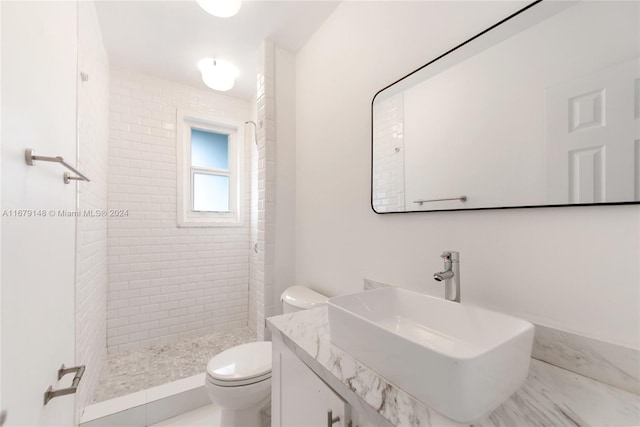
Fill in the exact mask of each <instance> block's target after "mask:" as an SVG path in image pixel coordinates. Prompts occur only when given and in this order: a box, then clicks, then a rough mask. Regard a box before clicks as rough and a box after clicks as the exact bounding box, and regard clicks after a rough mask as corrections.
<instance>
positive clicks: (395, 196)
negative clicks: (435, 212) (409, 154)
mask: <svg viewBox="0 0 640 427" xmlns="http://www.w3.org/2000/svg"><path fill="white" fill-rule="evenodd" d="M373 115H374V117H373V126H374V128H373V136H374V140H375V148H374V150H373V157H374V162H373V164H374V168H373V182H374V186H373V188H374V191H373V207H374V208H375V210H376V212H397V211H404V210H406V209H405V202H404V96H403V94H402V93H399V94H397V95H395V96H393V97H391V98H389V99H386V100H384V101H382V102H379V103H376V108H375V109H374V110H373Z"/></svg>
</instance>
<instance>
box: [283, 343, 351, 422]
mask: <svg viewBox="0 0 640 427" xmlns="http://www.w3.org/2000/svg"><path fill="white" fill-rule="evenodd" d="M271 402H272V403H271V417H272V424H271V425H272V426H273V427H301V426H304V427H328V426H332V427H350V426H352V423H351V422H350V421H351V406H350V405H349V404H348V403H347V402H346V401H345V400H344V399H342V398H341V397H340V396H339V395H338V394H337V393H336V392H335V391H333V389H331V388H330V387H329V386H328V385H327V384H326V383H325V382H324V381H322V380H321V379H320V378H319V377H318V376H317V375H316V374H315V373H314V372H313V371H312V370H311V369H310V368H309V367H307V365H305V364H304V363H303V362H302V361H301V360H300V359H299V358H298V357H297V356H296V355H295V354H294V353H293V352H292V351H291V350H289V349H288V348H287V347H285V346H284V345H283V344H282V342H281V341H279V340H277V339H274V341H273V371H272V395H271ZM329 411H331V417H332V418H333V420H332V421H330V420H329Z"/></svg>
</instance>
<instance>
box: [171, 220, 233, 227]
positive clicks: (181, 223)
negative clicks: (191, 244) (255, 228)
mask: <svg viewBox="0 0 640 427" xmlns="http://www.w3.org/2000/svg"><path fill="white" fill-rule="evenodd" d="M177 226H178V228H191V227H210V228H216V227H244V221H241V220H233V219H218V220H215V219H199V218H185V219H182V218H181V219H178V221H177Z"/></svg>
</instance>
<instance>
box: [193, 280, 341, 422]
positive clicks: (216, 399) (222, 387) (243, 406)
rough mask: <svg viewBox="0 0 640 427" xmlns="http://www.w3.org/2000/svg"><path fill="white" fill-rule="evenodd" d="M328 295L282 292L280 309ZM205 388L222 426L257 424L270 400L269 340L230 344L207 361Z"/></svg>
mask: <svg viewBox="0 0 640 427" xmlns="http://www.w3.org/2000/svg"><path fill="white" fill-rule="evenodd" d="M327 299H328V297H326V296H325V295H322V294H319V293H317V292H315V291H312V290H311V289H309V288H305V287H304V286H292V287H290V288H287V290H285V291H284V292H283V293H282V296H281V301H282V306H283V311H284V312H285V313H290V312H292V311H299V310H305V309H309V308H314V307H319V306H321V305H323V304H326V302H327ZM205 388H206V390H207V393H208V394H209V398H210V399H211V401H212V402H213V403H215V404H216V405H218V406H219V407H220V409H221V419H220V424H221V425H222V427H259V426H261V425H262V420H261V414H260V411H261V410H262V409H263V408H265V407H266V406H267V405H268V404H269V402H270V401H271V342H268V341H259V342H252V343H248V344H242V345H239V346H236V347H232V348H230V349H228V350H225V351H223V352H222V353H220V354H217V355H215V356H213V357H212V358H211V360H209V363H208V364H207V375H206V380H205Z"/></svg>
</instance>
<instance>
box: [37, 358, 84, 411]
mask: <svg viewBox="0 0 640 427" xmlns="http://www.w3.org/2000/svg"><path fill="white" fill-rule="evenodd" d="M84 370H85V365H80V366H74V367H73V368H65V366H64V364H62V366H60V369H58V381H60V380H61V379H62V377H64V376H65V375H67V374H72V373H74V372H75V374H76V376H75V377H73V381H72V382H71V387H67V388H61V389H59V390H54V389H53V387H51V386H49V388H48V389H47V391H45V392H44V404H45V405H46V404H47V403H49V401H50V400H51V399H53V398H54V397H59V396H65V395H67V394H73V393H75V392H76V390H78V384H80V380H81V379H82V376H83V375H84Z"/></svg>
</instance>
